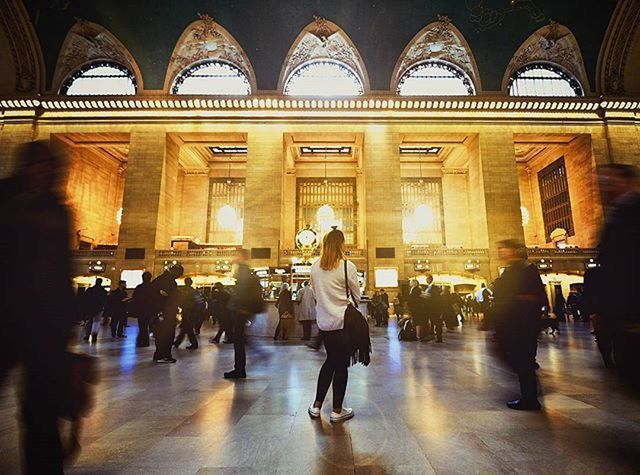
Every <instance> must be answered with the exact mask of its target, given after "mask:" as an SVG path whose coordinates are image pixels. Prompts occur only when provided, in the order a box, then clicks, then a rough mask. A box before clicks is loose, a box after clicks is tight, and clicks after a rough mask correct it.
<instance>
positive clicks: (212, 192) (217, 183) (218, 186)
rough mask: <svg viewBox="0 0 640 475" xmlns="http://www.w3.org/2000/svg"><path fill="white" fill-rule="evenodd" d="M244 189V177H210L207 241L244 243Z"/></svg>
mask: <svg viewBox="0 0 640 475" xmlns="http://www.w3.org/2000/svg"><path fill="white" fill-rule="evenodd" d="M244 190H245V181H244V179H231V180H227V179H225V178H211V179H210V181H209V212H208V225H207V243H210V244H217V245H240V244H242V232H243V229H244Z"/></svg>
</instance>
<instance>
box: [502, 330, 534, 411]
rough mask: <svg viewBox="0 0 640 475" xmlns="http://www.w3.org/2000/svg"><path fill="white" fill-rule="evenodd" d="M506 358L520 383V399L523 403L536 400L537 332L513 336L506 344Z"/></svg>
mask: <svg viewBox="0 0 640 475" xmlns="http://www.w3.org/2000/svg"><path fill="white" fill-rule="evenodd" d="M507 348H508V355H507V356H508V358H509V362H510V363H511V366H512V367H513V369H514V371H515V372H516V374H517V375H518V379H519V381H520V395H521V396H520V399H522V400H523V401H525V402H532V401H537V400H538V381H537V378H536V367H535V364H536V353H537V351H538V332H537V331H535V330H531V331H529V332H527V334H525V333H522V334H519V335H517V336H513V337H512V339H511V341H509V342H508V343H507Z"/></svg>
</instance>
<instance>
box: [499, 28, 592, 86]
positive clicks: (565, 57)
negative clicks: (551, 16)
mask: <svg viewBox="0 0 640 475" xmlns="http://www.w3.org/2000/svg"><path fill="white" fill-rule="evenodd" d="M535 62H548V63H553V64H557V65H558V66H561V67H562V68H564V69H566V70H567V71H568V72H569V73H571V74H572V75H573V76H575V78H576V79H577V80H578V81H580V83H581V84H582V87H583V88H584V89H585V90H588V89H589V80H588V77H587V73H586V70H585V67H584V62H583V60H582V53H581V52H580V47H579V46H578V42H577V40H576V38H575V36H573V33H571V31H570V30H569V29H568V28H567V27H565V26H563V25H561V24H559V23H557V22H555V21H553V20H552V21H550V22H549V24H548V25H547V26H545V27H542V28H540V29H539V30H538V31H536V32H535V33H534V34H533V35H531V36H530V37H529V38H528V39H527V40H526V41H525V42H524V43H523V44H522V46H520V48H519V49H518V51H517V52H516V54H515V55H514V56H513V58H512V59H511V61H510V62H509V66H508V67H507V71H506V73H505V77H504V80H503V89H504V90H506V87H507V84H508V83H509V79H510V78H511V77H512V76H513V74H514V73H515V72H516V71H518V70H519V69H520V68H522V67H523V66H526V65H527V64H530V63H535Z"/></svg>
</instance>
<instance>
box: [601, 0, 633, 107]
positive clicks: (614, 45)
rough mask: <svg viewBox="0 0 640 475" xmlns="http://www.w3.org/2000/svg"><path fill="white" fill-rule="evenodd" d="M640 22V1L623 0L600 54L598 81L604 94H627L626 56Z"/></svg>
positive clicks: (617, 9) (610, 25) (614, 15)
mask: <svg viewBox="0 0 640 475" xmlns="http://www.w3.org/2000/svg"><path fill="white" fill-rule="evenodd" d="M639 23H640V1H638V0H620V1H619V2H618V5H617V6H616V10H615V12H614V14H613V18H612V19H611V23H610V24H609V28H608V30H607V34H606V36H605V40H604V42H603V47H602V50H601V51H600V57H599V58H598V76H597V78H598V80H597V82H598V84H597V87H598V89H599V91H600V92H601V93H603V94H611V95H624V94H625V92H626V91H625V89H624V75H625V71H626V69H627V58H628V56H629V51H630V50H631V47H632V45H633V40H634V38H635V36H636V30H637V29H638V24H639Z"/></svg>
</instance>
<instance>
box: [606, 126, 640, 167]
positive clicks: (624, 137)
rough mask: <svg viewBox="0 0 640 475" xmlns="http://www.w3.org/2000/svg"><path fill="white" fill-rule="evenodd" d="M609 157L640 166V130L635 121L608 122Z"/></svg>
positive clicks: (616, 161) (613, 160)
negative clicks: (626, 122) (625, 122)
mask: <svg viewBox="0 0 640 475" xmlns="http://www.w3.org/2000/svg"><path fill="white" fill-rule="evenodd" d="M606 127H607V138H608V141H609V159H610V161H611V162H612V163H626V164H629V165H635V166H637V167H640V131H638V128H637V127H636V126H635V125H634V124H633V123H628V124H624V123H611V122H609V123H607V125H606Z"/></svg>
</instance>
